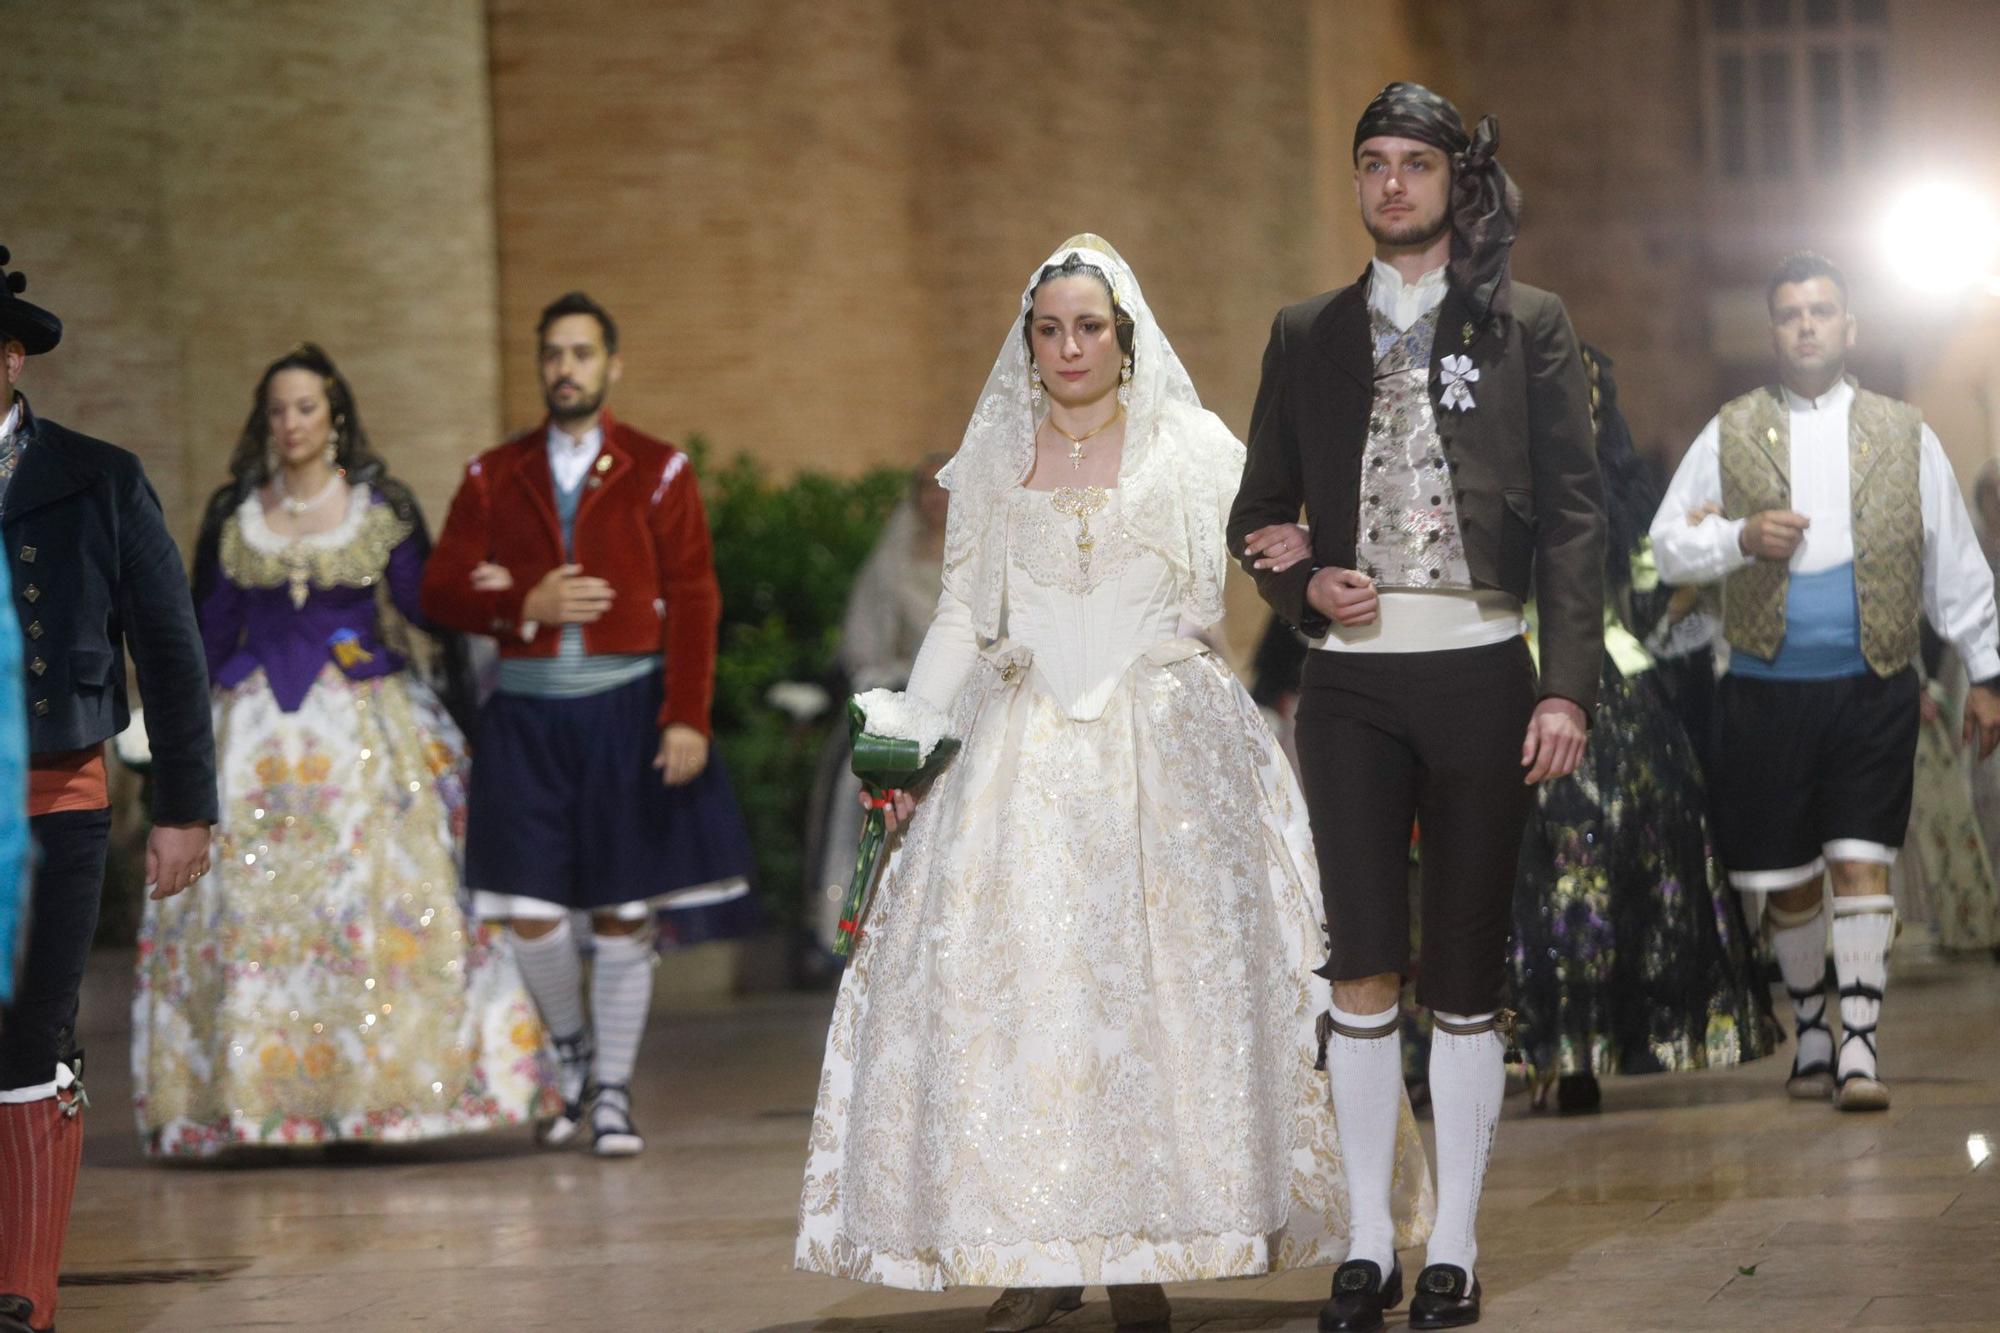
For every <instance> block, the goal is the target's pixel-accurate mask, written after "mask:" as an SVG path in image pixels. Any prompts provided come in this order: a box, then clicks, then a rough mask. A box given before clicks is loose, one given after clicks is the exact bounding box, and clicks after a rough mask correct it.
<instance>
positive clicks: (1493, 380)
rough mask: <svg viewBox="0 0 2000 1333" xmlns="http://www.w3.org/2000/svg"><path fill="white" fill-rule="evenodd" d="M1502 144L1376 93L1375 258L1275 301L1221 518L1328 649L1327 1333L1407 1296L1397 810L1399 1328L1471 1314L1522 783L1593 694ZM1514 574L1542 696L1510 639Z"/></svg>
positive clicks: (1429, 104)
mask: <svg viewBox="0 0 2000 1333" xmlns="http://www.w3.org/2000/svg"><path fill="white" fill-rule="evenodd" d="M1497 142H1498V135H1497V130H1496V128H1495V126H1494V124H1493V122H1492V119H1491V118H1490V117H1489V118H1488V119H1486V120H1485V121H1482V122H1481V123H1480V125H1479V127H1478V131H1477V132H1476V133H1475V134H1471V135H1468V134H1467V133H1466V130H1465V126H1464V123H1463V121H1462V120H1461V119H1460V118H1459V114H1458V112H1457V110H1456V109H1455V108H1454V107H1453V106H1452V105H1451V103H1449V102H1448V101H1446V100H1445V99H1444V98H1442V97H1440V96H1438V95H1437V94H1436V93H1433V92H1431V91H1430V90H1429V89H1426V88H1422V87H1419V86H1417V85H1415V84H1407V83H1392V84H1390V85H1389V86H1388V87H1387V88H1385V89H1383V90H1382V92H1381V94H1380V95H1379V96H1377V97H1376V99H1375V101H1374V102H1373V103H1371V104H1370V105H1369V107H1368V109H1367V111H1366V112H1365V113H1364V114H1363V116H1362V118H1361V122H1360V124H1359V125H1358V126H1357V127H1356V129H1355V134H1354V168H1355V187H1356V192H1357V194H1358V196H1359V200H1360V205H1361V214H1362V221H1363V222H1364V224H1365V225H1366V226H1367V228H1368V231H1369V234H1370V235H1371V236H1373V237H1374V239H1375V243H1376V248H1375V256H1376V257H1375V260H1374V262H1373V263H1372V264H1371V265H1370V267H1369V271H1368V272H1366V273H1363V274H1362V275H1361V277H1360V279H1359V280H1358V281H1356V282H1355V283H1354V284H1353V285H1351V286H1348V287H1343V288H1341V289H1340V290H1339V291H1335V292H1330V293H1327V294H1325V295H1322V296H1318V297H1315V298H1313V299H1312V300H1310V301H1305V302H1302V303H1300V304H1298V305H1295V306H1291V307H1289V308H1287V309H1285V310H1283V311H1281V312H1279V315H1278V318H1277V321H1276V323H1275V324H1274V325H1273V327H1272V330H1271V342H1270V346H1269V347H1268V349H1267V350H1266V351H1265V354H1264V372H1263V381H1262V384H1261V385H1260V387H1259V389H1258V393H1257V405H1256V409H1255V411H1254V413H1253V415H1252V417H1251V422H1250V449H1249V459H1248V462H1247V464H1246V466H1245V468H1244V474H1243V487H1242V490H1241V492H1240V493H1239V494H1238V496H1237V498H1236V506H1235V509H1234V511H1233V512H1232V513H1231V515H1230V522H1229V539H1230V544H1231V548H1232V549H1234V550H1236V551H1238V552H1241V553H1243V559H1244V562H1245V565H1246V567H1247V568H1249V569H1250V571H1251V573H1252V574H1253V575H1254V576H1255V577H1256V579H1257V582H1258V587H1259V590H1260V591H1261V592H1262V593H1263V595H1264V598H1265V600H1266V601H1268V602H1269V603H1270V604H1271V606H1272V607H1273V608H1274V609H1275V610H1276V611H1277V613H1278V614H1279V615H1280V616H1282V617H1283V618H1284V619H1285V620H1287V621H1289V622H1290V623H1291V624H1293V625H1295V626H1297V627H1298V628H1299V629H1300V630H1302V631H1303V632H1304V633H1305V634H1307V635H1308V636H1310V637H1312V638H1313V639H1314V640H1315V641H1316V642H1315V647H1316V648H1317V649H1319V650H1320V651H1315V652H1312V653H1310V654H1308V657H1307V662H1306V666H1305V671H1304V677H1303V682H1302V689H1301V692H1300V700H1299V707H1298V720H1297V741H1298V753H1299V763H1300V768H1301V772H1302V777H1303V780H1304V786H1305V792H1306V800H1307V804H1308V806H1309V809H1310V814H1311V818H1312V828H1313V837H1314V840H1315V841H1316V843H1317V845H1318V849H1319V858H1320V867H1321V883H1322V889H1323V892H1324V893H1325V896H1326V906H1327V930H1328V935H1329V940H1330V955H1331V956H1330V957H1329V958H1328V960H1327V965H1326V967H1325V968H1324V969H1323V975H1325V976H1326V977H1327V978H1328V979H1330V980H1331V981H1332V982H1333V997H1334V998H1333V1012H1332V1015H1331V1036H1330V1039H1329V1045H1328V1049H1327V1063H1328V1068H1329V1070H1330V1071H1331V1075H1332V1083H1333V1101H1334V1112H1335V1116H1336V1119H1337V1120H1338V1123H1339V1126H1340V1135H1341V1141H1342V1149H1343V1152H1344V1155H1345V1157H1346V1160H1347V1168H1348V1185H1349V1189H1350V1192H1351V1196H1352V1213H1353V1215H1352V1217H1351V1219H1350V1221H1351V1225H1352V1227H1353V1244H1352V1246H1351V1248H1350V1251H1349V1258H1348V1262H1346V1263H1344V1264H1342V1265H1341V1267H1340V1268H1339V1270H1338V1271H1337V1272H1336V1273H1335V1275H1334V1284H1333V1297H1332V1299H1331V1300H1329V1301H1328V1303H1327V1305H1326V1307H1325V1308H1324V1309H1323V1310H1322V1311H1321V1314H1320V1327H1321V1328H1322V1329H1327V1330H1343V1329H1370V1328H1379V1327H1381V1326H1382V1312H1383V1310H1385V1309H1387V1308H1388V1307H1390V1306H1393V1305H1395V1304H1396V1303H1397V1302H1398V1301H1399V1300H1401V1298H1402V1269H1401V1266H1400V1264H1398V1263H1397V1261H1396V1255H1395V1230H1394V1225H1393V1223H1392V1221H1391V1218H1390V1211H1389V1198H1390V1178H1391V1174H1392V1170H1393V1166H1394V1162H1395V1156H1396V1123H1397V1116H1398V1111H1399V1108H1400V1104H1401V1098H1402V1053H1401V1050H1400V1041H1399V1038H1398V1035H1397V1034H1398V1031H1399V1025H1398V1014H1397V995H1398V991H1399V988H1400V986H1401V984H1402V976H1403V973H1404V972H1405V971H1406V970H1407V969H1408V964H1409V907H1408V901H1407V893H1408V862H1409V845H1410V831H1411V825H1412V822H1413V821H1417V822H1420V823H1421V825H1422V829H1423V848H1422V858H1421V859H1422V864H1423V890H1422V913H1423V920H1422V938H1423V948H1424V960H1423V968H1422V973H1421V975H1420V976H1419V978H1418V980H1417V999H1418V1001H1419V1002H1420V1003H1422V1004H1425V1005H1427V1006H1428V1007H1429V1008H1430V1009H1431V1010H1432V1012H1433V1016H1434V1018H1435V1022H1436V1039H1435V1041H1434V1043H1433V1045H1432V1049H1431V1063H1430V1087H1431V1097H1432V1104H1433V1106H1434V1108H1435V1115H1436V1124H1437V1144H1438V1218H1437V1227H1436V1230H1435V1232H1434V1234H1433V1235H1432V1237H1431V1242H1430V1250H1429V1253H1428V1255H1427V1256H1426V1266H1425V1268H1424V1271H1423V1272H1422V1273H1421V1274H1420V1275H1419V1277H1418V1280H1417V1294H1416V1296H1415V1297H1414V1298H1413V1299H1412V1301H1411V1304H1410V1327H1412V1328H1448V1327H1454V1326H1456V1325H1460V1324H1469V1323H1473V1322H1475V1321H1477V1319H1478V1318H1479V1290H1480V1289H1479V1283H1478V1282H1477V1280H1476V1279H1475V1277H1474V1267H1473V1265H1474V1262H1475V1259H1476V1257H1477V1253H1478V1250H1477V1245H1476V1242H1475V1239H1474V1215H1475V1212H1476V1209H1477V1205H1478V1200H1479V1190H1480V1183H1481V1180H1482V1178H1483V1176H1484V1174H1485V1169H1486V1158H1487V1153H1488V1150H1489V1148H1490V1146H1491V1143H1492V1136H1493V1128H1494V1125H1495V1123H1496V1122H1497V1121H1498V1119H1499V1114H1500V1099H1501V1094H1502V1091H1503V1089H1504V1087H1505V1073H1504V1069H1503V1065H1502V1059H1503V1056H1504V1053H1505V1045H1506V1037H1505V1032H1506V1029H1507V1027H1508V1025H1509V1022H1510V1019H1511V1015H1509V1014H1507V1013H1506V1012H1505V1011H1504V1010H1503V1009H1502V1008H1501V1002H1502V990H1503V984H1504V970H1505V956H1506V947H1507V935H1508V929H1509V924H1510V920H1511V917H1510V906H1511V903H1512V898H1513V889H1514V868H1515V861H1516V857H1517V855H1518V852H1519V848H1520V842H1521V834H1522V829H1523V827H1524V825H1525V823H1526V821H1527V817H1528V813H1529V811H1530V809H1531V808H1532V796H1533V791H1532V785H1533V784H1535V783H1538V782H1543V781H1546V780H1548V779H1551V778H1557V777H1561V776H1563V775H1564V774H1566V773H1568V772H1569V771H1570V770H1571V769H1573V768H1574V767H1575V766H1576V763H1577V760H1578V759H1579V757H1580V756H1581V754H1582V751H1583V745H1584V737H1585V731H1586V727H1587V721H1586V719H1587V718H1588V717H1589V714H1590V710H1591V708H1592V707H1593V705H1594V704H1595V702H1596V695H1597V682H1598V672H1599V669H1600V661H1601V655H1602V651H1603V645H1602V626H1603V569H1604V553H1603V547H1604V516H1603V506H1602V501H1601V498H1600V494H1599V487H1598V477H1597V462H1596V452H1595V449H1594V447H1593V443H1592V437H1591V429H1590V407H1589V384H1588V381H1587V379H1586V377H1585V374H1584V369H1583V364H1582V360H1581V358H1580V357H1579V355H1578V350H1577V342H1576V337H1575V335H1574V334H1573V333H1572V332H1571V330H1570V325H1569V319H1568V316H1567V315H1565V314H1564V312H1563V307H1562V303H1561V301H1559V300H1557V299H1556V297H1554V296H1553V295H1551V294H1550V293H1548V292H1544V291H1539V290H1537V289H1535V288H1532V287H1528V286H1525V285H1522V284H1519V283H1514V282H1512V281H1510V280H1509V278H1508V275H1507V256H1508V251H1509V249H1510V248H1511V246H1512V243H1513V239H1514V221H1515V217H1516V214H1517V210H1518V207H1519V195H1518V193H1517V192H1516V191H1515V190H1514V187H1513V184H1512V182H1511V181H1509V180H1508V178H1507V175H1506V173H1505V172H1504V171H1502V170H1501V168H1500V166H1499V164H1498V163H1497V162H1495V161H1494V160H1493V152H1494V149H1495V148H1496V147H1497ZM1301 506H1303V507H1304V509H1305V512H1306V517H1307V522H1308V524H1309V525H1310V530H1309V531H1308V530H1307V529H1304V528H1300V527H1298V526H1296V520H1297V518H1298V516H1299V511H1300V508H1301ZM1531 582H1532V585H1533V590H1534V594H1535V596H1536V599H1537V603H1538V606H1539V610H1540V623H1541V666H1542V675H1541V679H1540V682H1539V685H1538V684H1537V681H1536V675H1535V667H1534V664H1533V662H1532V661H1531V659H1530V656H1529V652H1528V647H1527V644H1526V642H1525V641H1524V640H1523V638H1522V608H1523V604H1524V603H1525V602H1526V600H1527V598H1528V596H1529V591H1530V584H1531Z"/></svg>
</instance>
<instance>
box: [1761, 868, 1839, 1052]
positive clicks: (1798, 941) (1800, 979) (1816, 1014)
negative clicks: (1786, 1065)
mask: <svg viewBox="0 0 2000 1333" xmlns="http://www.w3.org/2000/svg"><path fill="white" fill-rule="evenodd" d="M1765 912H1766V915H1768V916H1769V917H1770V919H1771V952H1773V953H1775V954H1776V955H1777V956H1778V972H1779V975H1781V976H1783V977H1784V979H1785V987H1786V989H1788V990H1790V991H1793V992H1795V994H1794V996H1793V999H1792V1030H1793V1032H1794V1034H1795V1035H1796V1036H1797V1038H1798V1052H1797V1054H1796V1056H1795V1057H1794V1060H1793V1064H1792V1067H1793V1068H1794V1069H1804V1068H1806V1067H1807V1066H1809V1065H1812V1064H1814V1063H1816V1062H1817V1063H1825V1064H1829V1065H1830V1064H1832V1063H1833V1035H1832V1034H1831V1033H1829V1032H1827V1031H1825V1030H1824V1029H1823V1028H1808V1027H1806V1026H1805V1025H1806V1024H1807V1023H1811V1022H1817V1021H1819V1020H1821V1019H1823V1018H1824V1017H1825V1016H1826V915H1825V913H1824V912H1823V911H1822V910H1821V908H1820V905H1819V904H1814V905H1813V906H1812V907H1811V908H1808V909H1806V910H1805V911H1787V910H1786V909H1784V908H1782V907H1779V906H1777V905H1776V904H1775V903H1774V904H1772V905H1770V906H1769V907H1767V908H1766V909H1765ZM1807 992H1810V994H1809V995H1807V998H1805V999H1803V1000H1802V999H1799V998H1797V997H1798V995H1802V994H1806V993H1807Z"/></svg>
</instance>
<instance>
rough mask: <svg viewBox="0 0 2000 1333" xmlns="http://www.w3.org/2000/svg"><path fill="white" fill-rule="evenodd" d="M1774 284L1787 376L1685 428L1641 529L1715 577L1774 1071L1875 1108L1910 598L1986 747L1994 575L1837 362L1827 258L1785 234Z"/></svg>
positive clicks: (1844, 319)
mask: <svg viewBox="0 0 2000 1333" xmlns="http://www.w3.org/2000/svg"><path fill="white" fill-rule="evenodd" d="M1767 297H1768V305H1769V308H1770V314H1771V340H1772V344H1773V346H1774V348H1775V349H1776V352H1777V357H1778V378H1779V380H1780V382H1781V387H1778V388H1764V389H1758V390H1756V391H1754V392H1752V393H1747V394H1745V395H1743V396H1742V397H1741V398H1737V399H1735V400H1733V401H1731V402H1729V403H1726V404H1724V405H1723V408H1722V410H1721V411H1720V412H1719V413H1717V414H1716V416H1715V419H1714V420H1712V421H1710V422H1709V423H1708V426H1707V427H1706V428H1705V429H1704V430H1703V431H1702V433H1701V435H1700V436H1699V437H1697V438H1696V440H1695V442H1694V445H1693V447H1692V448H1690V449H1689V450H1688V452H1687V455H1686V457H1685V458H1683V459H1682V460H1681V465H1680V470H1679V471H1678V472H1676V473H1675V475H1674V480H1673V485H1672V486H1671V487H1670V488H1669V489H1668V491H1667V496H1666V500H1665V502H1664V503H1663V504H1662V505H1661V506H1660V512H1659V514H1658V515H1657V516H1656V517H1655V518H1654V520H1653V530H1652V537H1653V549H1654V551H1655V552H1656V554H1657V555H1658V558H1659V563H1660V573H1661V575H1662V576H1663V577H1664V578H1666V579H1667V580H1668V581H1669V582H1673V583H1712V582H1716V581H1720V582H1721V584H1722V606H1723V633H1724V637H1725V638H1727V640H1728V642H1729V650H1730V655H1729V672H1728V675H1727V676H1725V677H1724V679H1723V681H1722V686H1721V691H1720V696H1719V699H1718V705H1717V714H1718V721H1719V730H1720V735H1719V736H1718V739H1717V745H1716V762H1715V767H1716V772H1715V773H1713V774H1711V775H1710V786H1711V789H1712V790H1713V793H1714V797H1715V826H1716V835H1717V842H1718V844H1719V850H1720V851H1721V854H1722V859H1723V862H1724V864H1725V865H1726V866H1727V867H1728V869H1729V877H1730V880H1731V881H1732V882H1733V883H1734V884H1735V885H1736V887H1737V888H1739V889H1744V890H1748V891H1754V892H1761V893H1764V894H1766V895H1768V897H1767V900H1766V901H1767V911H1768V912H1769V915H1770V920H1771V940H1772V945H1773V949H1774V951H1775V952H1776V953H1777V955H1778V966H1779V970H1780V971H1781V972H1782V973H1783V974H1784V979H1785V988H1786V989H1787V990H1788V991H1790V992H1791V996H1792V1004H1793V1010H1794V1016H1795V1019H1796V1031H1797V1034H1798V1050H1797V1052H1796V1054H1795V1056H1794V1057H1793V1062H1792V1072H1791V1076H1790V1078H1789V1079H1788V1080H1787V1082H1786V1085H1785V1086H1786V1091H1787V1092H1788V1093H1790V1095H1791V1096H1793V1097H1796V1098H1801V1099H1825V1098H1827V1097H1828V1096H1832V1097H1833V1098H1834V1100H1835V1102H1836V1103H1837V1104H1838V1105H1839V1107H1840V1109H1841V1110H1843V1111H1872V1110H1882V1109H1885V1108H1886V1107H1887V1106H1888V1105H1889V1090H1888V1088H1887V1086H1886V1085H1884V1084H1883V1082H1882V1080H1881V1078H1880V1077H1879V1074H1878V1072H1877V1067H1876V1048H1875V1026H1876V1022H1877V1020H1878V1019H1879V1017H1880V1015H1881V1010H1882V987H1883V984H1884V981H1885V978H1886V968H1885V964H1886V959H1887V955H1888V949H1889V942H1890V940H1891V938H1892V937H1893V935H1894V933H1895V900H1894V899H1893V898H1891V897H1890V896H1889V867H1890V866H1891V865H1892V864H1893V863H1894V862H1895V859H1896V852H1897V849H1898V847H1899V846H1900V844H1901V842H1902V840H1903V830H1904V828H1905V826H1906V825H1907V824H1908V822H1909V817H1910V793H1911V782H1912V776H1913V767H1912V765H1913V761H1914V757H1915V752H1916V743H1917V718H1918V697H1919V689H1920V685H1919V681H1918V678H1917V669H1916V667H1915V666H1914V665H1913V661H1914V659H1915V657H1916V655H1917V638H1918V620H1919V618H1920V617H1928V618H1929V620H1930V622H1931V624H1932V625H1933V626H1934V627H1935V628H1936V629H1937V631H1938V632H1939V633H1940V634H1941V635H1942V636H1943V637H1944V639H1945V640H1946V641H1947V642H1948V643H1950V644H1951V645H1952V646H1953V647H1954V648H1955V649H1956V650H1957V651H1958V653H1959V655H1960V656H1961V657H1962V658H1963V659H1964V661H1965V664H1966V669H1967V672H1968V674H1969V675H1970V676H1971V678H1972V679H1973V680H1974V681H1975V682H1976V683H1975V684H1974V686H1973V688H1972V691H1971V696H1970V699H1969V700H1968V703H1967V706H1966V718H1965V734H1966V737H1967V739H1968V740H1976V742H1977V744H1978V747H1979V755H1980V757H1981V758H1984V757H1985V756H1986V755H1988V754H1990V753H1991V752H1992V750H1993V747H1994V744H1995V742H1996V741H2000V689H1996V688H1995V687H1996V686H2000V638H1996V630H1995V625H1996V614H1995V609H1994V600H1993V577H1992V574H1991V572H1990V571H1989V570H1988V568H1987V565H1986V561H1985V558H1984V557H1983V556H1982V555H1981V554H1980V551H1979V543H1978V540H1977V538H1976V537H1975V536H1974V533H1973V527H1972V520H1971V518H1970V516H1969V515H1968V514H1967V513H1966V509H1965V501H1964V500H1963V499H1962V498H1961V497H1960V495H1959V491H1958V483H1957V481H1956V480H1954V478H1953V476H1952V471H1951V464H1950V462H1949V461H1948V460H1947V459H1946V458H1945V454H1944V449H1943V448H1942V446H1940V445H1939V444H1938V440H1937V436H1935V435H1933V434H1932V433H1931V430H1930V427H1928V426H1926V425H1924V423H1923V418H1922V416H1921V415H1920V414H1919V413H1918V411H1917V409H1916V408H1914V407H1912V406H1910V405H1909V404H1908V403H1899V402H1897V401H1895V400H1894V399H1891V398H1884V397H1882V396H1881V395H1879V394H1874V393H1870V392H1868V391H1867V390H1866V389H1862V388H1860V387H1859V386H1857V385H1856V384H1855V383H1854V381H1853V379H1852V378H1850V377H1849V376H1848V375H1847V374H1846V368H1847V364H1846V363H1847V353H1848V351H1849V349H1851V348H1852V347H1853V346H1854V334H1855V324H1854V317H1853V316H1852V315H1851V314H1849V313H1848V309H1847V283H1846V280H1845V279H1844V278H1843V277H1842V276H1841V273H1840V270H1839V269H1838V268H1836V267H1835V266H1834V265H1833V264H1832V262H1830V261H1829V260H1827V259H1825V258H1823V257H1821V256H1819V255H1813V254H1799V255H1793V256H1792V257H1791V258H1789V259H1787V260H1785V261H1784V263H1783V264H1781V265H1779V267H1778V270H1777V272H1776V273H1774V274H1773V275H1772V277H1771V281H1770V285H1769V287H1768V289H1767ZM1828 875H1830V877H1831V879H1832V881H1833V894H1834V898H1833V924H1832V937H1833V955H1834V973H1835V976H1836V978H1837V980H1838V982H1839V986H1840V996H1839V998H1840V1024H1841V1037H1840V1045H1839V1050H1838V1053H1837V1054H1836V1052H1835V1049H1834V1042H1833V1034H1832V1032H1831V1030H1830V1029H1829V1028H1828V1026H1827V1022H1826V1007H1827V1004H1826V994H1825V986H1824V977H1825V967H1826V962H1825V959H1826V943H1827V933H1828V927H1827V925H1826V921H1825V918H1824V916H1823V914H1822V904H1823V902H1824V889H1823V883H1822V878H1823V876H1828Z"/></svg>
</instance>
